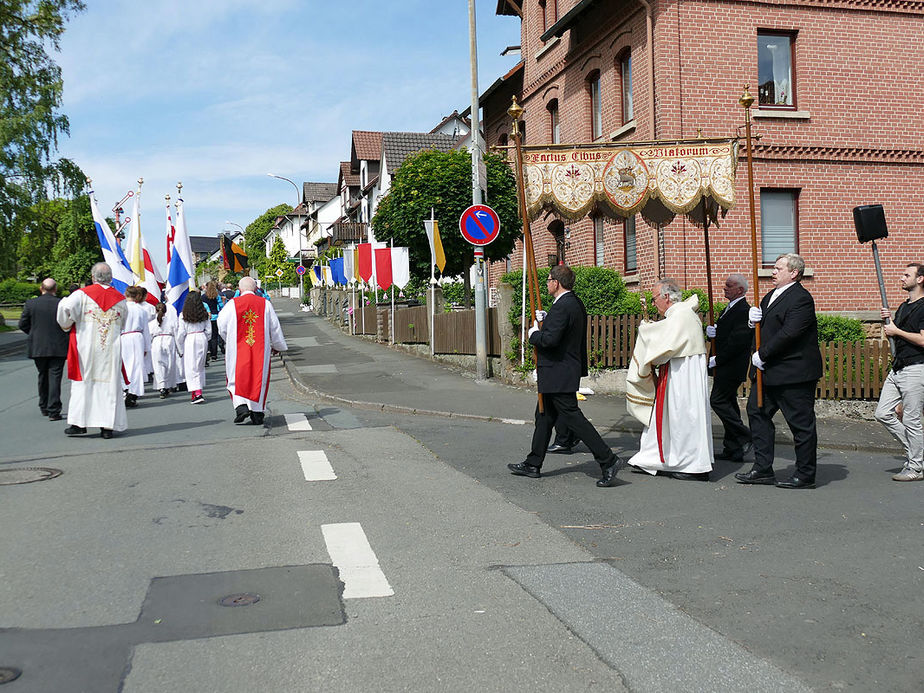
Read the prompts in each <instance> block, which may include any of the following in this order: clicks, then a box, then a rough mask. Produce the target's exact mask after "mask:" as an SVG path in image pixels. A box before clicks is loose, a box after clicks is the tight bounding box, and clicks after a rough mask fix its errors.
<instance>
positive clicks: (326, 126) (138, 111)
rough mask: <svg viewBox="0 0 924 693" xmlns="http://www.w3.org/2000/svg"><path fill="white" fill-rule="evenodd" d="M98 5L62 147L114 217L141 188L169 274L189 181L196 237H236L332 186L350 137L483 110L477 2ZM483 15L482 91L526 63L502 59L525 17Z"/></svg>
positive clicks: (66, 40)
mask: <svg viewBox="0 0 924 693" xmlns="http://www.w3.org/2000/svg"><path fill="white" fill-rule="evenodd" d="M86 5H87V9H86V10H85V11H84V12H83V13H81V14H78V15H75V16H73V17H72V18H71V19H70V21H69V22H68V23H67V26H66V31H65V34H64V36H63V38H62V40H61V51H60V53H57V54H55V56H54V57H55V59H56V61H57V62H58V64H59V65H60V66H61V68H62V72H63V78H64V98H63V105H62V111H63V112H64V113H65V114H66V115H67V116H68V118H69V119H70V136H69V137H63V138H61V140H60V141H59V147H58V153H59V155H60V156H64V157H68V158H71V159H73V160H74V161H76V163H77V164H78V165H79V166H80V167H81V169H82V170H83V171H84V173H85V174H86V175H87V176H88V177H89V178H91V179H92V180H93V189H94V190H95V194H96V198H97V200H98V201H99V206H100V210H101V211H102V212H103V213H104V214H105V215H107V216H112V213H111V212H110V211H109V210H111V209H112V207H113V206H114V205H115V203H116V202H118V201H119V200H121V199H122V198H123V197H124V196H125V194H126V193H127V192H128V191H129V190H130V189H131V190H135V189H137V187H138V183H137V181H138V178H143V179H144V184H143V186H142V194H141V198H140V200H141V212H142V213H141V216H140V218H141V228H142V233H143V234H144V237H145V242H146V245H147V247H148V249H149V250H150V252H151V253H152V254H153V256H154V260H155V262H156V263H157V264H158V265H159V266H160V267H161V270H162V273H164V274H166V267H164V266H163V265H165V257H166V248H165V211H164V205H165V200H164V196H165V195H170V197H171V201H173V200H174V199H175V198H176V195H177V189H176V184H177V182H178V181H182V183H183V200H184V204H185V209H186V217H187V225H188V228H189V233H190V235H193V236H214V235H216V234H219V233H221V232H222V231H228V232H233V231H237V230H238V229H237V227H236V226H234V225H233V224H228V223H226V222H227V221H231V222H235V223H236V224H239V225H240V226H243V227H246V226H247V225H248V224H249V223H250V222H251V221H253V220H254V219H255V218H256V217H258V216H259V215H261V214H262V213H263V212H265V211H266V210H267V209H269V208H270V207H273V206H275V205H277V204H280V203H283V202H285V203H287V204H290V205H294V204H295V202H296V195H297V194H300V191H301V183H302V182H303V181H316V182H332V183H335V182H336V181H337V174H338V171H339V162H340V161H346V160H348V159H349V158H350V145H351V138H350V133H351V131H352V130H378V131H412V132H421V131H422V132H427V131H429V130H431V129H432V128H433V127H435V126H436V125H437V124H438V123H439V122H440V121H441V120H442V119H443V118H444V117H445V116H447V115H449V114H450V113H452V111H453V110H455V109H458V110H459V111H462V110H464V109H465V108H467V107H468V106H469V105H470V103H471V68H470V62H469V34H468V0H391V1H382V0H352V1H347V2H331V1H329V0H152V1H150V2H143V3H142V2H133V3H126V2H124V1H123V0H120V1H116V0H88V2H87V3H86ZM475 7H476V18H477V27H478V89H479V92H484V91H485V90H486V89H487V88H488V87H489V86H490V85H491V84H492V83H493V82H494V81H495V80H496V79H497V78H498V77H500V76H501V75H503V74H504V73H506V72H507V71H508V70H509V69H510V68H511V67H513V66H514V65H515V64H516V62H517V61H518V60H519V56H518V55H508V56H506V57H502V56H501V55H500V53H501V51H503V50H504V48H506V47H507V46H511V45H518V44H519V43H520V33H519V32H520V21H519V18H517V17H507V16H497V15H495V9H496V7H497V0H476V3H475ZM267 173H275V174H277V175H279V176H284V177H286V178H290V179H291V180H293V181H294V182H295V183H296V184H297V185H298V186H299V189H298V191H297V190H296V188H295V187H293V186H292V185H290V184H289V183H287V182H285V181H283V180H278V179H275V178H270V177H268V176H267V175H266V174H267ZM125 211H126V213H127V214H131V203H128V204H126V205H125ZM174 218H175V215H174Z"/></svg>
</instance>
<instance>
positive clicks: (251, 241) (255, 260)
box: [244, 204, 292, 279]
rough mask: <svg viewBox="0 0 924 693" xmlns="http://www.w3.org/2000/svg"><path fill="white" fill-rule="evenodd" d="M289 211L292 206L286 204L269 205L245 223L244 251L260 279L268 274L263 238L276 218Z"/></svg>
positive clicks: (267, 259)
mask: <svg viewBox="0 0 924 693" xmlns="http://www.w3.org/2000/svg"><path fill="white" fill-rule="evenodd" d="M291 211H292V206H291V205H287V204H281V205H276V206H275V207H270V208H269V209H268V210H266V211H265V212H263V214H261V215H260V216H258V217H257V218H256V219H254V220H253V221H252V222H250V223H249V224H247V228H246V229H244V251H245V252H246V253H247V259H248V261H249V262H250V266H251V267H252V268H253V269H254V270H256V272H257V276H258V277H260V278H261V279H262V278H263V277H264V275H267V274H270V271H269V270H268V269H267V267H268V261H269V258H267V257H266V245H265V244H264V243H263V239H264V238H265V237H266V234H268V233H269V232H270V229H271V228H273V224H275V223H276V219H277V218H278V217H281V216H282V215H283V214H288V213H289V212H291ZM277 240H278V239H277Z"/></svg>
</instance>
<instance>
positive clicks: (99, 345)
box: [57, 262, 128, 438]
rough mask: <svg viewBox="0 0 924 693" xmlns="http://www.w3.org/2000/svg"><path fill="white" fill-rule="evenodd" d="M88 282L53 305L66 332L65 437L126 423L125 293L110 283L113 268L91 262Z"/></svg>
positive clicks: (106, 434)
mask: <svg viewBox="0 0 924 693" xmlns="http://www.w3.org/2000/svg"><path fill="white" fill-rule="evenodd" d="M90 273H91V276H92V278H93V284H92V285H90V286H87V287H84V288H83V289H78V290H77V291H74V292H73V293H72V294H71V295H70V296H68V297H67V298H64V299H61V302H60V303H58V315H57V318H58V324H59V325H60V326H61V329H63V330H69V331H70V332H71V334H70V346H69V348H68V353H67V377H68V379H69V380H70V381H71V396H70V401H69V402H68V407H67V423H68V424H69V425H68V427H67V428H66V429H64V432H65V433H66V434H67V435H81V434H83V433H86V432H87V427H89V426H93V427H96V426H99V428H100V429H101V431H100V434H101V436H102V437H103V438H112V432H113V431H124V430H125V429H126V428H127V427H128V420H127V417H126V415H125V400H124V398H123V397H122V385H123V382H124V381H123V377H122V376H123V370H122V326H123V325H124V323H125V316H126V314H127V312H128V309H127V307H126V302H125V297H124V296H122V294H120V293H119V292H118V291H117V290H116V289H114V288H112V287H111V286H110V282H111V281H112V270H111V269H110V267H109V265H107V264H106V263H105V262H98V263H96V264H95V265H93V269H92V270H91V271H90Z"/></svg>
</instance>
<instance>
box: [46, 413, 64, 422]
mask: <svg viewBox="0 0 924 693" xmlns="http://www.w3.org/2000/svg"><path fill="white" fill-rule="evenodd" d="M61 418H62V417H61V415H60V414H49V415H48V420H49V421H60V420H61Z"/></svg>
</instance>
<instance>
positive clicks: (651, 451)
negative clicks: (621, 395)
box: [626, 279, 712, 481]
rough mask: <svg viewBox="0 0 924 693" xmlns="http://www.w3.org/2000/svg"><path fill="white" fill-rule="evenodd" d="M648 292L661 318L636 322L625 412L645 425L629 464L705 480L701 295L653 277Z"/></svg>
mask: <svg viewBox="0 0 924 693" xmlns="http://www.w3.org/2000/svg"><path fill="white" fill-rule="evenodd" d="M652 295H653V296H654V304H655V307H657V309H658V312H659V313H660V314H661V315H663V316H664V319H663V320H659V321H657V322H648V321H645V322H643V323H642V324H641V325H639V328H638V336H637V337H636V342H635V349H634V351H633V353H632V361H631V363H630V364H629V371H628V373H627V376H626V400H627V404H628V410H629V413H631V414H632V415H633V416H634V417H635V418H637V419H638V420H639V421H641V422H642V423H643V424H644V426H645V428H644V429H643V430H642V438H641V443H640V448H641V449H640V450H639V451H638V453H636V454H635V456H633V457H632V458H631V459H630V460H629V464H630V465H632V466H634V467H637V468H640V469H642V470H644V471H646V472H648V473H649V474H657V473H658V472H661V473H662V474H664V475H665V476H670V477H672V478H674V479H682V480H696V481H709V472H710V471H712V420H711V416H710V409H709V388H708V382H707V377H706V366H707V359H706V341H705V339H704V337H703V324H702V321H701V320H700V318H699V314H698V313H697V308H698V307H699V298H698V297H697V296H691V297H690V298H688V299H687V300H686V301H682V300H681V293H680V287H679V286H678V284H677V282H675V281H674V280H672V279H662V280H661V281H659V282H657V283H656V284H655V285H654V287H653V289H652Z"/></svg>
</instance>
